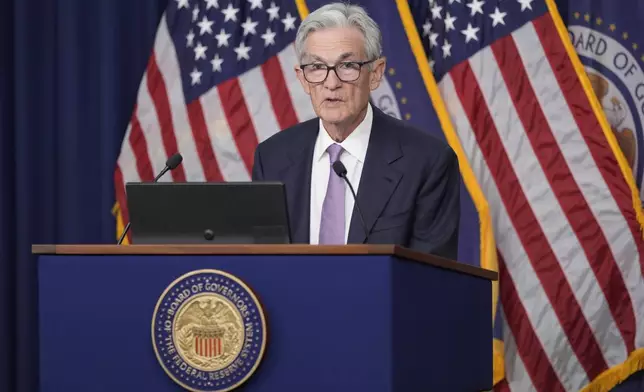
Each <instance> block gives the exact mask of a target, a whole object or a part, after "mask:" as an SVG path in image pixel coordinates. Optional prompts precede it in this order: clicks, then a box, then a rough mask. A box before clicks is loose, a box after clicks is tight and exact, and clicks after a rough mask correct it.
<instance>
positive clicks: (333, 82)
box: [324, 70, 342, 90]
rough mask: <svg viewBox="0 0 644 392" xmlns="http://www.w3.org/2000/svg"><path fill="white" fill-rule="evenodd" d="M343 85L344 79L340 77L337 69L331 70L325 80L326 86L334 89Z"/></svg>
mask: <svg viewBox="0 0 644 392" xmlns="http://www.w3.org/2000/svg"><path fill="white" fill-rule="evenodd" d="M341 85H342V81H341V80H340V78H338V75H337V74H336V73H335V70H330V71H329V74H328V75H327V77H326V80H325V81H324V87H326V88H328V89H330V90H334V89H336V88H339V87H340V86H341Z"/></svg>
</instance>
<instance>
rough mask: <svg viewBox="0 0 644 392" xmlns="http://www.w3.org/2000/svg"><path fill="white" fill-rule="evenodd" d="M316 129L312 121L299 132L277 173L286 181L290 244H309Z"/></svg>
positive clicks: (316, 125) (315, 122)
mask: <svg viewBox="0 0 644 392" xmlns="http://www.w3.org/2000/svg"><path fill="white" fill-rule="evenodd" d="M318 129H319V126H318V122H317V121H312V122H311V125H309V126H307V127H305V128H303V129H302V130H301V131H300V132H301V133H300V137H299V138H298V139H296V142H295V143H293V146H292V149H291V150H290V154H289V156H288V159H287V165H286V166H285V167H284V169H283V170H282V171H281V173H280V178H283V179H284V183H285V184H286V197H287V198H288V200H287V203H288V206H289V215H290V216H289V222H290V225H291V242H293V243H309V232H310V230H309V229H310V215H311V213H310V211H311V165H312V157H313V147H314V145H315V139H316V137H317V133H318Z"/></svg>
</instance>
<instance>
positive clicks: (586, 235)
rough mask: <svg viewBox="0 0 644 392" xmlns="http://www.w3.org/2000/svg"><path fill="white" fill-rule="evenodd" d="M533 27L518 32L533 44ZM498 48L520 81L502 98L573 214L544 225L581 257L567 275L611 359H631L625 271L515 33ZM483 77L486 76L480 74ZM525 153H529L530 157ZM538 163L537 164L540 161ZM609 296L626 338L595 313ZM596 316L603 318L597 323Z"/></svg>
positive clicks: (509, 73) (504, 69)
mask: <svg viewBox="0 0 644 392" xmlns="http://www.w3.org/2000/svg"><path fill="white" fill-rule="evenodd" d="M530 30H531V26H530V25H527V26H526V27H525V28H524V29H521V30H519V31H518V32H517V34H518V33H520V34H521V36H520V37H518V38H517V41H520V42H522V43H523V44H524V45H525V46H529V45H527V43H528V42H529V40H528V39H523V38H525V37H526V36H529V35H530V33H532V32H530V33H527V32H528V31H530ZM537 47H538V46H537ZM526 49H527V48H526ZM526 51H528V50H526ZM492 53H494V57H495V59H496V62H497V64H498V65H499V68H500V70H501V74H502V75H503V78H504V80H505V83H504V84H505V85H506V86H512V87H514V88H512V89H511V90H509V91H508V93H509V95H511V98H510V97H508V98H505V97H503V98H501V99H499V101H511V102H513V103H514V107H515V108H516V110H517V114H518V116H519V119H520V121H521V124H522V128H523V129H522V133H525V134H526V135H527V136H528V139H529V140H530V143H531V145H532V149H533V151H534V153H535V154H536V159H537V160H538V161H539V164H540V166H541V170H543V174H545V177H547V181H548V183H549V185H550V187H549V189H550V190H552V192H553V193H554V196H555V197H556V199H557V200H558V202H559V205H560V206H561V209H562V211H561V213H562V214H563V216H566V217H567V219H566V220H565V221H563V220H562V221H561V222H562V223H563V226H562V227H556V226H554V222H553V224H552V225H549V224H544V226H547V227H550V228H552V229H554V231H555V235H557V237H558V238H556V239H554V240H550V242H551V243H552V242H554V241H557V240H559V241H558V242H559V243H560V245H561V246H560V248H561V251H560V252H559V254H558V255H557V256H558V258H559V259H565V258H566V257H570V258H574V259H575V260H577V263H565V264H563V269H564V271H565V272H566V278H567V280H568V281H569V282H570V284H571V286H572V287H578V288H579V289H580V290H583V291H585V292H586V293H587V294H586V295H585V298H577V301H578V302H579V303H580V306H581V308H582V310H583V312H584V316H585V318H586V319H587V320H588V321H589V323H590V324H591V327H592V329H593V333H594V334H595V335H596V336H597V338H598V340H603V341H604V342H606V348H607V350H606V352H607V353H608V352H611V353H612V355H611V357H612V359H613V361H611V362H612V363H613V364H616V363H620V362H622V361H623V360H624V359H625V356H624V355H625V353H626V349H628V350H629V351H632V350H633V348H634V327H635V315H634V313H633V305H632V303H631V300H630V297H629V296H628V291H627V290H626V287H625V285H624V281H623V279H621V276H616V275H615V273H616V274H618V275H619V269H618V267H617V265H616V261H615V258H614V256H613V254H612V252H611V249H610V247H609V245H608V241H607V240H606V237H605V236H604V234H603V232H602V231H601V228H600V227H599V224H598V222H597V220H596V219H595V217H594V215H593V213H592V211H591V210H590V208H589V206H588V203H587V202H586V199H585V198H584V197H583V194H582V192H581V190H580V189H579V186H578V185H577V183H576V181H575V179H574V177H573V174H572V172H571V170H570V167H569V165H568V163H567V162H566V161H565V159H564V156H563V154H562V153H561V152H560V149H559V146H558V145H557V142H556V140H555V138H554V135H553V131H552V129H551V127H550V125H549V124H548V121H547V119H546V117H545V115H544V113H543V110H542V107H541V103H540V102H539V101H538V100H537V97H536V95H535V92H534V89H533V86H532V84H531V81H530V77H529V76H528V75H527V72H526V70H525V68H523V67H516V66H515V64H518V63H520V62H522V57H521V55H520V54H519V51H518V49H517V46H516V44H515V41H514V39H513V38H512V36H507V37H505V38H501V39H499V40H498V41H496V42H495V43H494V44H493V45H492ZM545 68H547V67H541V68H540V69H545ZM541 76H542V75H541V73H538V74H534V75H532V77H533V80H540V81H541V80H543V79H542V77H541ZM479 80H481V79H480V78H479ZM498 87H499V90H498V91H503V90H504V88H503V85H501V86H498ZM486 95H488V94H486ZM488 96H489V95H488ZM531 124H532V126H531ZM521 159H524V157H522V158H521ZM533 163H534V164H535V166H536V162H533ZM515 165H516V163H515ZM539 172H541V171H539ZM531 180H532V181H535V180H536V181H537V182H539V181H545V180H546V179H545V178H539V179H537V178H534V177H533V178H531ZM552 199H554V198H551V200H549V201H548V203H554V204H553V205H557V204H556V201H555V200H552ZM556 210H557V209H554V208H553V209H551V210H550V211H549V213H550V214H552V213H556V214H557V215H558V213H559V212H558V211H556ZM542 221H547V217H544V219H542ZM568 225H570V226H568ZM562 231H565V232H568V233H567V235H566V236H563V235H562V234H563V233H562ZM573 236H575V237H576V240H577V243H578V247H577V248H572V250H577V252H575V254H574V255H571V254H567V253H568V252H566V250H567V249H566V248H568V247H569V242H570V240H571V238H572V237H573ZM562 239H565V241H562ZM598 256H599V257H598ZM587 264H589V265H587ZM589 267H590V268H592V270H593V271H594V273H595V279H597V281H595V279H587V278H586V273H585V271H588V270H589ZM606 300H607V301H608V305H609V309H610V310H612V312H613V316H614V318H615V320H620V321H621V323H620V325H619V330H620V333H621V335H622V339H623V340H622V339H620V338H619V337H618V336H615V335H614V334H613V332H612V331H614V330H615V328H617V325H615V323H614V322H613V320H610V319H609V320H608V321H609V323H608V325H606V320H603V319H598V318H594V317H592V316H593V315H594V314H596V313H597V312H599V311H601V307H602V305H603V303H604V302H605V301H606ZM593 322H597V323H599V324H598V325H592V324H593ZM623 342H626V344H627V347H624V344H623Z"/></svg>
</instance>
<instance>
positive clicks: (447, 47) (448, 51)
mask: <svg viewBox="0 0 644 392" xmlns="http://www.w3.org/2000/svg"><path fill="white" fill-rule="evenodd" d="M441 49H442V50H443V58H447V57H449V56H451V55H452V44H450V43H449V41H447V40H445V42H444V43H443V46H441Z"/></svg>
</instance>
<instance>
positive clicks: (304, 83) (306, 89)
mask: <svg viewBox="0 0 644 392" xmlns="http://www.w3.org/2000/svg"><path fill="white" fill-rule="evenodd" d="M295 75H296V76H297V80H299V81H300V84H301V85H302V88H303V89H304V92H305V93H306V94H307V95H311V86H309V83H308V82H307V81H306V79H304V71H302V68H300V66H299V65H296V66H295Z"/></svg>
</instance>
